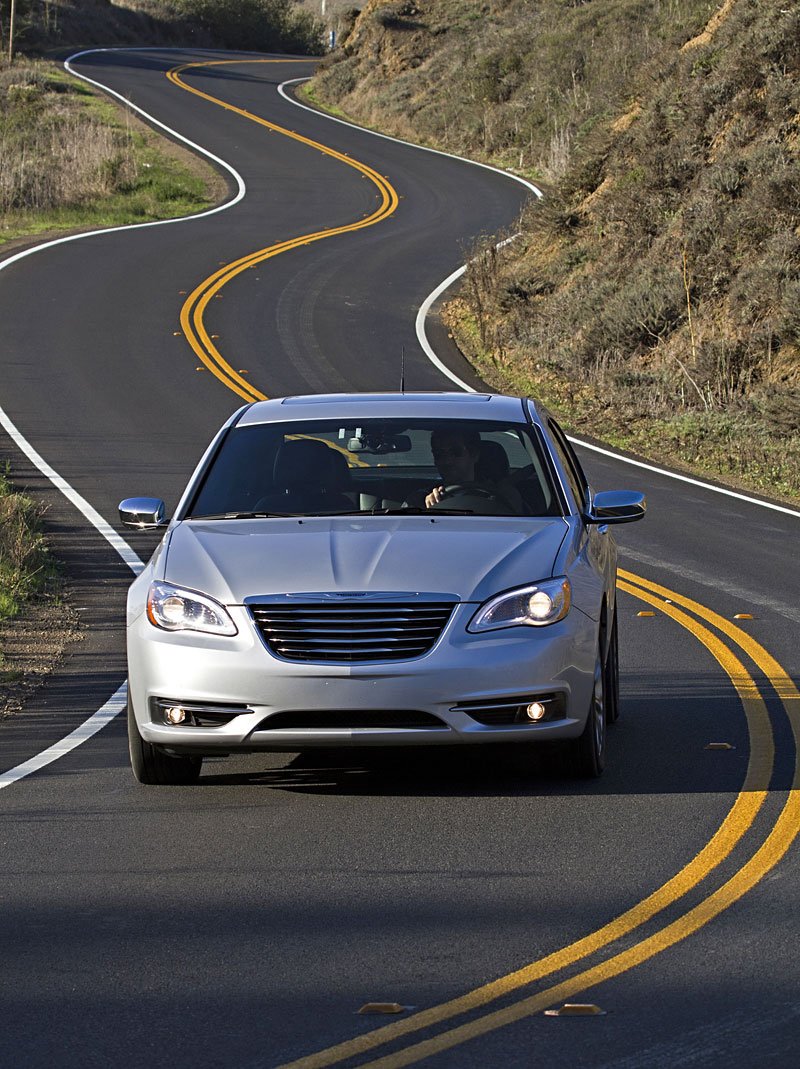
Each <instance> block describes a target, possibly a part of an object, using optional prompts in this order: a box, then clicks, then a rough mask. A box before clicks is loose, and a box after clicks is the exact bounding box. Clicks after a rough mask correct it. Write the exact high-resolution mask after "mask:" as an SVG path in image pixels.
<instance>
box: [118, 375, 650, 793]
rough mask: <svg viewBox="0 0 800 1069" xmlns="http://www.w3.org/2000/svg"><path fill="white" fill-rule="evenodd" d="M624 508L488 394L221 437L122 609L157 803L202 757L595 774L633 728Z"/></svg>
mask: <svg viewBox="0 0 800 1069" xmlns="http://www.w3.org/2000/svg"><path fill="white" fill-rule="evenodd" d="M644 511H645V504H644V499H643V497H642V496H641V495H640V494H636V493H630V492H626V491H607V492H605V493H597V494H595V493H593V491H592V490H591V488H590V487H589V485H588V483H587V481H586V478H585V476H584V473H583V470H582V468H581V465H580V463H579V462H578V459H577V457H576V455H575V453H574V451H573V449H572V448H571V446H570V444H569V442H568V441H567V439H566V437H565V435H564V433H563V431H562V430H561V428H560V427H559V426H558V424H557V423H556V421H555V420H554V419H553V418H552V416H551V415H550V414H549V413H548V412H546V411H545V410H544V409H543V408H542V407H541V406H539V405H537V404H536V403H534V402H533V401H531V400H528V399H520V398H512V397H503V396H490V395H484V394H461V393H459V394H447V393H441V394H375V395H365V394H364V395H327V396H326V395H320V396H311V397H287V398H282V399H277V400H271V401H262V402H258V403H256V404H252V405H248V406H245V407H244V408H242V409H240V410H239V411H238V412H236V413H235V414H234V415H233V416H232V417H231V418H230V419H229V420H228V421H227V422H226V423H225V425H224V426H223V427H222V429H221V430H220V431H219V433H218V434H217V435H216V437H215V438H214V440H213V441H212V443H211V445H210V446H209V448H208V450H207V451H206V453H205V455H204V456H203V458H202V460H201V462H200V464H199V466H198V468H197V470H196V471H195V473H194V475H193V476H192V478H191V480H190V482H189V485H188V487H187V488H186V491H185V492H184V495H183V497H182V498H181V500H180V502H179V504H178V507H177V509H176V510H175V514H174V516H173V517H172V519H171V520H169V521H168V522H167V521H166V520H165V518H164V516H165V507H164V503H163V502H162V501H160V500H159V499H156V498H133V499H129V500H127V501H123V502H122V503H121V505H120V516H121V519H122V522H123V523H124V524H126V525H127V526H129V527H135V528H139V529H150V528H156V527H161V526H165V527H166V530H165V533H164V537H163V539H162V541H161V543H160V545H159V547H158V549H157V550H156V552H155V554H154V555H153V558H152V560H151V561H150V562H149V564H148V565H147V567H146V568H145V570H144V572H143V573H142V574H141V575H140V576H139V577H138V578H137V579H136V581H135V582H134V583H133V585H132V586H131V588H130V593H129V596H128V610H127V623H128V669H129V679H128V733H129V740H130V755H131V763H132V766H133V771H134V774H135V776H136V778H137V779H138V780H139V781H140V782H142V783H151V784H152V783H160V784H182V783H191V782H194V781H195V780H196V779H197V777H198V776H199V774H200V769H201V765H202V760H203V757H204V756H219V755H225V754H231V753H249V752H254V751H281V750H283V751H292V752H297V751H303V750H308V749H311V748H314V747H343V746H370V747H375V746H408V745H414V746H416V745H419V746H435V745H448V744H454V743H460V744H470V745H477V744H494V743H501V742H502V743H505V744H512V745H514V746H516V747H518V748H520V749H521V750H522V748H524V747H527V746H528V745H529V744H531V743H542V742H545V741H559V742H560V743H561V747H562V748H563V749H566V750H567V752H568V754H569V756H570V760H571V764H572V768H573V770H574V772H575V774H577V775H581V776H599V775H600V774H601V773H602V771H603V767H604V765H605V759H606V725H607V724H608V723H609V722H612V721H613V720H615V719H616V717H617V715H618V707H619V683H618V657H617V616H616V599H615V578H616V557H617V555H616V547H615V544H614V541H613V539H612V537H611V535H610V533H609V531H608V527H609V525H611V524H615V523H626V522H630V521H632V520H638V519H640V518H641V517H642V516H643V515H644Z"/></svg>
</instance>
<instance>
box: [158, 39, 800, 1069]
mask: <svg viewBox="0 0 800 1069" xmlns="http://www.w3.org/2000/svg"><path fill="white" fill-rule="evenodd" d="M242 62H248V63H250V62H255V63H276V62H287V61H285V60H247V61H242V60H222V61H215V62H212V63H190V64H185V65H183V66H180V67H176V68H174V69H173V70H171V71H169V72H168V74H167V77H168V78H169V80H170V81H171V82H172V83H173V84H174V85H176V86H179V87H180V88H181V89H184V90H186V91H187V92H190V93H193V94H194V95H196V96H199V97H202V98H203V99H205V100H207V101H210V102H211V103H213V104H215V105H218V106H220V107H223V108H225V109H226V110H227V111H231V112H234V113H236V114H238V115H240V116H242V117H244V118H246V119H249V120H250V121H252V122H255V123H258V124H259V125H261V126H263V127H265V128H266V129H268V130H271V131H273V132H275V133H279V134H281V135H283V136H286V137H290V138H293V139H294V140H296V141H299V142H301V143H302V144H305V145H308V146H309V147H310V148H313V149H316V150H317V151H319V152H323V153H324V154H325V155H328V156H332V157H333V158H335V159H338V160H339V161H341V162H342V163H345V164H346V165H348V166H350V167H354V168H355V169H356V170H357V171H359V172H360V173H361V174H362V175H363V176H364V177H366V178H368V179H369V180H370V181H372V182H373V183H374V184H375V186H376V187H377V190H378V194H379V199H380V204H379V206H378V208H376V209H375V210H374V211H373V212H372V213H370V214H368V215H367V216H366V217H364V218H363V219H360V220H357V221H355V222H353V223H349V224H346V225H344V226H338V227H334V228H331V229H329V230H320V231H314V232H312V233H309V234H304V235H301V236H299V237H296V238H291V239H288V240H286V241H282V242H278V243H276V244H274V245H270V246H268V247H266V248H263V249H259V250H256V251H255V252H252V253H249V254H248V255H246V256H243V257H241V258H240V259H238V260H236V261H234V262H233V263H230V264H226V265H224V266H223V267H221V268H220V270H218V271H215V272H214V273H213V274H212V275H210V276H209V277H208V278H207V279H205V280H204V281H203V282H201V283H200V285H199V286H197V287H196V288H195V289H194V290H193V291H192V293H191V294H190V295H189V297H188V298H187V300H186V302H185V303H184V306H183V308H182V309H181V325H182V328H183V332H184V334H185V336H186V338H187V339H188V341H189V343H190V345H191V346H192V348H193V349H194V351H195V353H196V354H197V355H198V357H199V358H200V359H201V361H202V362H203V364H204V365H205V367H207V368H208V370H209V371H211V372H212V373H213V374H214V375H215V376H216V377H217V378H218V379H219V380H220V381H221V382H222V383H223V384H224V385H225V386H226V387H227V388H228V389H230V390H233V392H234V393H236V394H238V395H239V396H240V397H241V398H243V399H244V400H245V401H255V400H261V399H264V398H265V395H264V394H263V393H262V392H261V391H260V390H258V389H256V388H255V387H254V386H253V385H252V384H251V383H249V382H247V381H246V380H245V379H243V378H242V376H241V374H240V373H238V372H236V371H235V370H234V369H233V368H232V367H231V366H230V364H228V362H227V361H226V360H225V359H224V358H223V357H222V355H221V353H220V352H219V350H218V349H217V347H216V346H215V345H214V343H213V340H212V338H211V337H210V335H209V334H208V331H207V329H206V327H205V325H204V314H205V311H206V308H207V306H208V303H209V301H211V300H212V299H213V298H214V297H215V296H216V295H217V293H219V292H220V290H221V289H222V287H223V286H225V284H226V283H227V282H229V281H230V280H231V279H232V278H235V277H236V276H237V275H238V274H240V273H241V272H242V271H245V270H247V269H248V268H250V267H255V266H257V265H258V264H260V263H262V262H263V261H265V260H268V259H270V258H271V257H273V256H277V255H279V254H280V253H282V252H287V251H289V250H290V249H294V248H297V247H298V246H300V245H307V244H310V243H311V242H314V241H321V240H323V239H324V238H328V237H333V236H335V235H337V234H344V233H348V232H352V231H356V230H360V229H363V228H364V227H368V226H373V225H374V224H375V223H378V222H380V221H381V220H383V219H385V218H387V217H388V216H389V215H391V214H392V213H393V212H394V211H395V210H396V208H397V204H398V196H397V193H396V191H395V190H394V188H393V187H392V185H391V183H390V182H389V181H388V179H387V178H385V177H384V176H383V175H380V174H378V173H377V172H376V171H375V170H374V169H373V168H371V167H368V166H366V165H365V164H363V163H360V162H359V161H357V160H354V159H352V158H351V157H349V156H347V155H344V154H343V153H340V152H336V151H334V150H333V149H330V148H328V147H327V146H325V145H322V144H320V143H319V142H316V141H312V140H310V139H309V138H306V137H302V136H301V135H299V134H297V133H295V132H294V131H291V130H287V129H284V128H283V127H280V126H276V125H275V124H274V123H270V122H268V121H267V120H265V119H262V118H260V117H259V116H257V115H253V114H251V113H250V112H248V111H245V110H243V109H241V108H237V107H235V106H233V105H231V104H228V103H226V102H225V101H223V100H220V99H218V98H217V97H213V96H211V95H210V94H208V93H204V92H202V91H201V90H199V89H196V88H195V87H193V86H191V85H188V84H187V83H186V82H185V81H184V80H183V79H182V77H181V75H182V74H183V73H184V72H186V71H188V70H191V69H194V68H198V67H208V66H221V65H225V64H228V63H236V64H238V63H242ZM293 62H295V61H293ZM619 588H620V589H621V590H623V591H625V592H626V593H628V594H630V595H632V596H633V597H635V598H638V599H639V600H641V601H643V602H645V603H646V604H648V605H651V606H653V607H654V608H655V609H657V610H658V611H660V612H661V613H663V614H665V615H666V616H668V617H670V618H671V619H672V620H674V621H675V622H676V623H678V624H679V625H680V626H682V627H684V628H686V629H687V630H688V631H689V632H690V633H691V634H692V635H693V636H694V637H695V638H696V639H697V640H698V641H699V642H701V643H702V644H703V645H704V646H705V647H706V649H708V651H709V652H710V653H711V654H712V656H713V657H714V658H715V659H716V660H717V661H718V663H719V664H720V665H721V666H722V668H723V670H724V671H725V672H726V674H727V675H728V677H729V679H730V680H731V683H732V684H733V686H734V688H735V690H736V692H737V694H738V696H739V699H740V701H741V703H742V706H743V709H744V712H745V715H746V718H747V725H748V731H749V736H750V755H749V761H748V767H747V773H746V776H745V779H744V782H743V784H742V788H741V790H740V791H739V794H738V795H737V797H736V800H735V802H734V804H733V806H732V807H731V809H730V811H729V812H728V814H727V816H726V817H725V819H724V820H723V821H722V823H721V824H720V826H719V828H718V829H717V830H716V832H715V833H714V835H713V836H712V838H711V839H710V840H709V841H708V843H706V845H705V846H704V847H703V849H702V850H700V852H699V853H698V854H697V855H696V856H695V857H694V858H693V859H692V860H691V861H690V862H689V863H688V864H687V865H686V866H684V868H682V869H681V870H680V872H678V873H677V874H676V875H675V876H673V877H672V878H671V879H669V880H668V881H667V882H666V883H664V884H663V885H662V886H661V887H659V888H658V889H657V890H656V891H654V892H653V893H652V894H650V895H648V896H647V897H646V898H644V899H642V901H641V902H639V903H637V904H636V905H634V906H633V907H631V908H630V909H628V910H627V911H626V912H624V913H622V914H621V915H620V916H618V917H616V918H615V919H614V920H612V921H610V922H609V923H608V924H606V925H604V926H603V927H601V928H599V929H598V930H597V931H595V932H593V933H591V934H589V935H587V936H584V937H583V938H582V939H579V940H577V941H576V942H574V943H572V944H570V945H569V946H566V947H564V948H562V949H561V950H558V951H556V952H555V953H552V954H548V955H547V956H545V957H543V958H540V959H539V960H537V961H534V962H531V963H530V964H528V965H526V966H524V967H523V968H520V969H517V970H515V971H514V972H511V973H509V974H508V975H506V976H503V977H501V978H500V979H498V980H495V981H492V982H491V983H488V984H484V985H482V986H481V987H478V988H475V989H474V990H472V991H469V992H467V993H466V994H464V995H462V996H460V997H458V998H456V999H452V1000H450V1001H449V1002H445V1003H442V1004H441V1005H439V1006H434V1007H431V1008H430V1009H427V1010H423V1011H422V1012H420V1013H416V1014H414V1015H413V1016H410V1017H408V1018H404V1019H402V1020H399V1021H395V1022H393V1023H392V1024H389V1025H386V1026H384V1027H382V1028H378V1029H376V1030H374V1031H372V1032H369V1033H367V1034H365V1035H361V1036H358V1037H356V1038H354V1039H351V1040H348V1041H346V1042H343V1043H340V1044H337V1045H336V1046H333V1047H329V1048H327V1049H325V1050H322V1051H319V1052H317V1053H314V1054H310V1055H308V1056H307V1057H303V1058H300V1059H298V1060H296V1061H293V1062H291V1063H288V1064H286V1065H284V1066H282V1067H281V1069H325V1067H327V1066H332V1065H336V1064H337V1063H339V1062H342V1061H344V1060H346V1059H350V1058H357V1057H360V1058H364V1057H371V1056H372V1054H373V1052H376V1051H378V1050H379V1049H380V1048H383V1047H386V1046H387V1045H388V1044H393V1045H395V1047H396V1049H395V1050H393V1051H392V1052H391V1053H389V1054H386V1055H383V1056H379V1057H377V1058H376V1059H374V1060H371V1061H364V1060H362V1061H361V1062H360V1065H361V1066H369V1067H370V1069H399V1067H401V1066H405V1065H411V1064H413V1063H415V1062H418V1061H420V1060H422V1059H424V1058H427V1057H430V1056H431V1055H434V1054H436V1053H439V1052H441V1051H444V1050H448V1049H450V1048H453V1047H456V1046H458V1045H459V1044H461V1043H464V1042H467V1041H468V1040H470V1039H474V1038H476V1037H478V1036H481V1035H485V1034H487V1033H489V1032H492V1031H494V1030H495V1029H498V1028H502V1027H503V1026H505V1025H507V1024H511V1023H513V1022H514V1021H518V1020H520V1019H522V1018H524V1017H527V1016H530V1015H531V1014H534V1013H538V1012H540V1011H542V1010H544V1009H546V1008H547V1007H549V1006H552V1005H553V1004H555V1003H557V1002H559V1001H561V1000H563V999H568V998H572V997H574V996H575V995H577V994H580V993H582V992H586V991H587V990H589V989H590V988H592V987H594V986H596V985H597V984H600V983H602V982H603V981H605V980H609V979H611V978H612V977H615V976H619V975H620V974H621V973H623V972H626V971H628V970H629V969H632V968H634V967H635V966H637V965H640V964H642V963H643V962H645V961H648V960H649V959H650V958H652V957H653V956H655V955H656V954H659V953H660V952H661V951H663V950H666V949H667V948H668V947H671V946H674V945H675V944H676V943H678V942H680V941H681V940H683V939H685V938H687V936H689V935H692V934H693V933H695V932H697V931H698V930H699V929H700V928H702V927H703V926H704V925H705V924H707V923H708V922H709V921H710V920H712V919H713V918H714V917H716V916H718V915H719V914H720V913H721V912H722V911H723V910H725V909H727V908H728V907H729V906H730V905H732V904H733V903H734V902H736V901H737V900H738V899H739V898H741V897H742V895H744V894H746V893H747V892H748V891H749V890H750V889H751V888H752V887H753V886H755V884H756V883H757V882H758V881H759V880H760V879H762V877H763V876H764V875H765V874H766V873H767V872H769V870H770V869H771V868H773V867H774V866H775V865H776V864H777V863H778V861H780V859H781V858H782V857H783V855H784V854H785V852H786V851H787V849H788V848H789V846H790V845H791V843H792V841H793V840H794V838H795V836H796V835H797V833H798V830H800V766H799V765H798V759H797V753H798V752H800V693H798V690H797V688H796V687H795V685H794V683H793V682H792V680H791V679H790V678H789V677H788V675H787V674H786V672H785V671H784V670H783V668H782V667H781V666H780V665H779V664H778V662H777V661H776V660H775V659H774V658H773V657H772V656H771V655H770V654H769V653H768V652H767V651H766V650H765V649H764V648H763V647H762V646H761V645H760V644H759V643H757V642H756V641H755V640H754V639H752V638H751V637H750V636H749V635H747V634H746V633H745V632H743V631H742V630H741V628H739V627H736V626H735V625H734V624H731V623H730V622H729V621H728V620H726V619H724V617H721V616H719V615H718V614H717V613H715V612H713V611H712V610H710V609H708V608H706V607H705V606H703V605H701V604H699V603H698V602H696V601H693V600H692V599H690V598H687V597H684V596H683V595H681V594H678V593H676V592H675V591H671V590H668V589H667V588H665V587H662V586H660V585H659V584H657V583H653V582H650V581H649V580H647V579H644V578H642V577H641V576H637V575H633V574H632V573H630V572H625V571H621V572H620V574H619ZM712 628H713V630H712ZM721 636H723V637H724V638H726V639H728V640H729V642H730V645H729V644H726V642H725V641H724V640H723V637H721ZM731 646H733V647H735V648H738V652H739V653H743V654H744V655H745V656H746V657H747V658H749V660H750V661H751V662H752V664H753V665H755V667H756V668H757V669H758V670H759V671H760V672H761V673H763V675H764V677H765V678H766V680H767V681H768V683H769V684H770V686H771V687H772V689H773V691H774V692H775V694H776V695H777V696H778V698H779V699H780V701H781V703H782V705H783V708H784V710H785V712H786V715H787V717H788V719H789V722H790V725H791V729H792V733H793V736H794V740H795V771H794V778H793V783H792V788H791V790H790V791H789V792H788V794H787V797H786V800H785V802H784V805H783V808H782V809H781V811H780V813H779V814H778V817H777V818H776V820H775V822H774V824H773V826H772V828H771V829H770V831H769V833H768V834H767V835H766V836H765V837H764V839H763V841H762V842H761V844H760V846H759V847H758V849H756V850H755V852H754V853H752V855H751V856H750V857H749V859H748V860H747V861H745V862H744V863H743V864H741V865H740V867H739V868H738V869H737V871H736V872H735V873H734V875H733V876H731V877H730V878H729V879H728V880H727V881H726V882H725V883H723V884H722V885H721V886H720V887H718V888H717V889H716V890H713V891H711V892H710V893H708V894H707V895H706V897H705V898H703V899H702V901H700V902H699V903H698V904H697V905H695V906H693V907H692V908H690V909H687V910H686V911H685V912H684V913H683V914H682V915H681V916H679V917H678V918H677V919H675V920H673V921H671V922H670V923H668V924H665V925H663V927H661V928H660V929H659V930H658V931H656V932H654V933H653V934H650V935H648V936H646V937H643V938H641V939H640V940H639V941H638V942H637V943H636V944H635V945H633V946H630V947H628V948H627V949H625V950H622V951H619V952H617V953H615V954H612V955H611V956H610V957H608V958H606V959H605V960H604V961H601V962H600V963H598V964H595V965H592V966H590V967H589V968H585V969H582V970H581V971H578V972H573V973H572V975H570V976H568V977H567V978H565V979H562V980H560V981H558V982H557V983H555V984H553V985H551V986H549V987H546V988H543V989H540V990H538V991H536V992H535V993H533V994H528V995H525V994H524V989H526V988H528V987H530V985H532V984H534V983H536V982H538V981H541V980H543V979H545V978H546V977H548V976H552V975H553V974H555V973H557V972H560V971H562V970H565V969H570V968H574V967H575V966H577V965H579V964H580V963H581V962H585V961H586V959H587V958H589V957H590V956H591V955H594V954H597V953H598V952H600V951H602V950H604V949H606V948H608V947H610V946H611V944H613V943H614V942H616V941H617V940H619V939H621V938H622V937H623V936H626V935H630V934H631V933H632V932H634V931H636V930H637V929H639V928H641V927H642V926H643V925H644V924H645V923H647V922H650V921H652V920H653V919H654V918H656V917H657V916H658V914H660V913H662V912H663V911H664V910H665V909H666V908H667V907H668V906H673V905H674V904H675V903H677V902H678V901H679V900H680V899H681V898H683V897H684V896H685V895H686V894H687V893H688V892H689V891H691V890H692V889H694V888H696V887H697V886H698V885H699V884H700V883H701V882H702V881H703V880H705V879H706V878H707V877H709V875H710V874H711V873H712V872H713V871H714V870H715V869H716V868H718V866H719V865H720V864H721V863H722V862H723V861H724V860H725V859H726V858H728V857H729V856H730V854H731V853H732V851H733V850H734V848H735V847H736V846H737V844H739V843H740V841H741V840H742V837H743V836H744V835H745V833H746V832H747V831H748V830H749V829H750V828H751V827H752V825H753V821H754V820H755V818H756V816H757V814H758V813H759V811H760V810H761V808H762V806H763V805H764V802H765V800H766V797H767V793H768V787H769V782H770V778H771V775H772V768H773V761H774V741H773V734H772V729H771V725H770V719H769V714H768V712H767V708H766V705H765V703H764V698H763V696H762V693H761V691H760V689H759V687H758V685H757V684H756V682H755V680H754V678H753V676H752V675H751V674H750V672H749V671H748V669H747V668H745V665H744V664H743V663H742V661H741V660H740V658H739V656H738V654H737V653H735V652H734V651H733V649H732V648H731ZM500 1000H505V1004H504V1005H503V1006H501V1007H500V1008H498V1009H492V1008H490V1007H491V1006H492V1004H494V1003H497V1002H499V1001H500ZM467 1015H469V1018H468V1019H467V1020H466V1021H464V1022H462V1023H460V1024H453V1022H454V1021H455V1020H456V1019H457V1018H459V1017H466V1016H467ZM436 1029H438V1031H436V1034H435V1035H429V1036H428V1037H427V1038H424V1039H421V1040H415V1041H413V1042H411V1043H409V1044H404V1041H405V1040H406V1039H407V1037H411V1036H413V1035H414V1034H415V1033H419V1032H422V1031H423V1030H429V1031H431V1032H432V1031H434V1030H436Z"/></svg>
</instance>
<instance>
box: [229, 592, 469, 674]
mask: <svg viewBox="0 0 800 1069" xmlns="http://www.w3.org/2000/svg"><path fill="white" fill-rule="evenodd" d="M453 607H454V603H453V602H441V601H440V602H433V601H428V602H422V601H420V602H391V601H381V602H377V601H370V602H352V601H350V602H348V601H342V602H322V603H311V602H305V603H304V604H301V605H288V604H286V602H282V603H280V604H263V603H262V604H252V603H251V604H250V611H251V612H252V614H253V619H254V620H255V622H256V625H257V627H258V630H259V631H260V633H261V636H262V638H263V639H264V641H265V642H266V644H267V646H268V647H269V649H270V650H271V651H272V652H273V653H274V654H276V655H277V656H278V657H282V658H284V659H285V660H288V661H327V662H331V661H333V662H338V663H353V662H356V661H358V662H360V661H405V660H409V659H410V658H412V657H421V656H422V654H423V653H427V652H428V650H430V649H431V648H432V647H433V645H434V644H435V642H436V640H437V639H438V638H439V636H440V635H441V633H442V631H443V630H444V626H445V624H446V623H447V621H448V620H449V618H450V614H451V613H452V611H453Z"/></svg>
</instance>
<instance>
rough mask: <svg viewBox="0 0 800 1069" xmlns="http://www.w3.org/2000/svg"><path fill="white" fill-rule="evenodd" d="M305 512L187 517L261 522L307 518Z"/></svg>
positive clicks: (234, 513) (238, 513)
mask: <svg viewBox="0 0 800 1069" xmlns="http://www.w3.org/2000/svg"><path fill="white" fill-rule="evenodd" d="M305 515H306V513H305V512H215V513H211V514H209V515H208V516H187V517H186V518H187V519H188V520H260V519H266V518H268V517H270V516H275V517H278V518H279V519H280V518H283V519H295V518H297V517H298V516H305Z"/></svg>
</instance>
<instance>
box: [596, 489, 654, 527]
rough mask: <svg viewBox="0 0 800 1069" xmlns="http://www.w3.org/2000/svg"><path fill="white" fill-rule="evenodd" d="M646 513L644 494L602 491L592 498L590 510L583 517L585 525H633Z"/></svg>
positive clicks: (624, 491)
mask: <svg viewBox="0 0 800 1069" xmlns="http://www.w3.org/2000/svg"><path fill="white" fill-rule="evenodd" d="M645 512H647V501H646V499H645V496H644V494H637V493H633V492H632V491H630V490H603V491H601V493H599V494H595V495H594V497H593V498H592V505H591V508H590V509H589V511H588V512H587V513H585V515H584V517H583V518H584V519H585V520H586V522H587V523H633V522H634V520H641V518H642V517H643V516H644V514H645Z"/></svg>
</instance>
